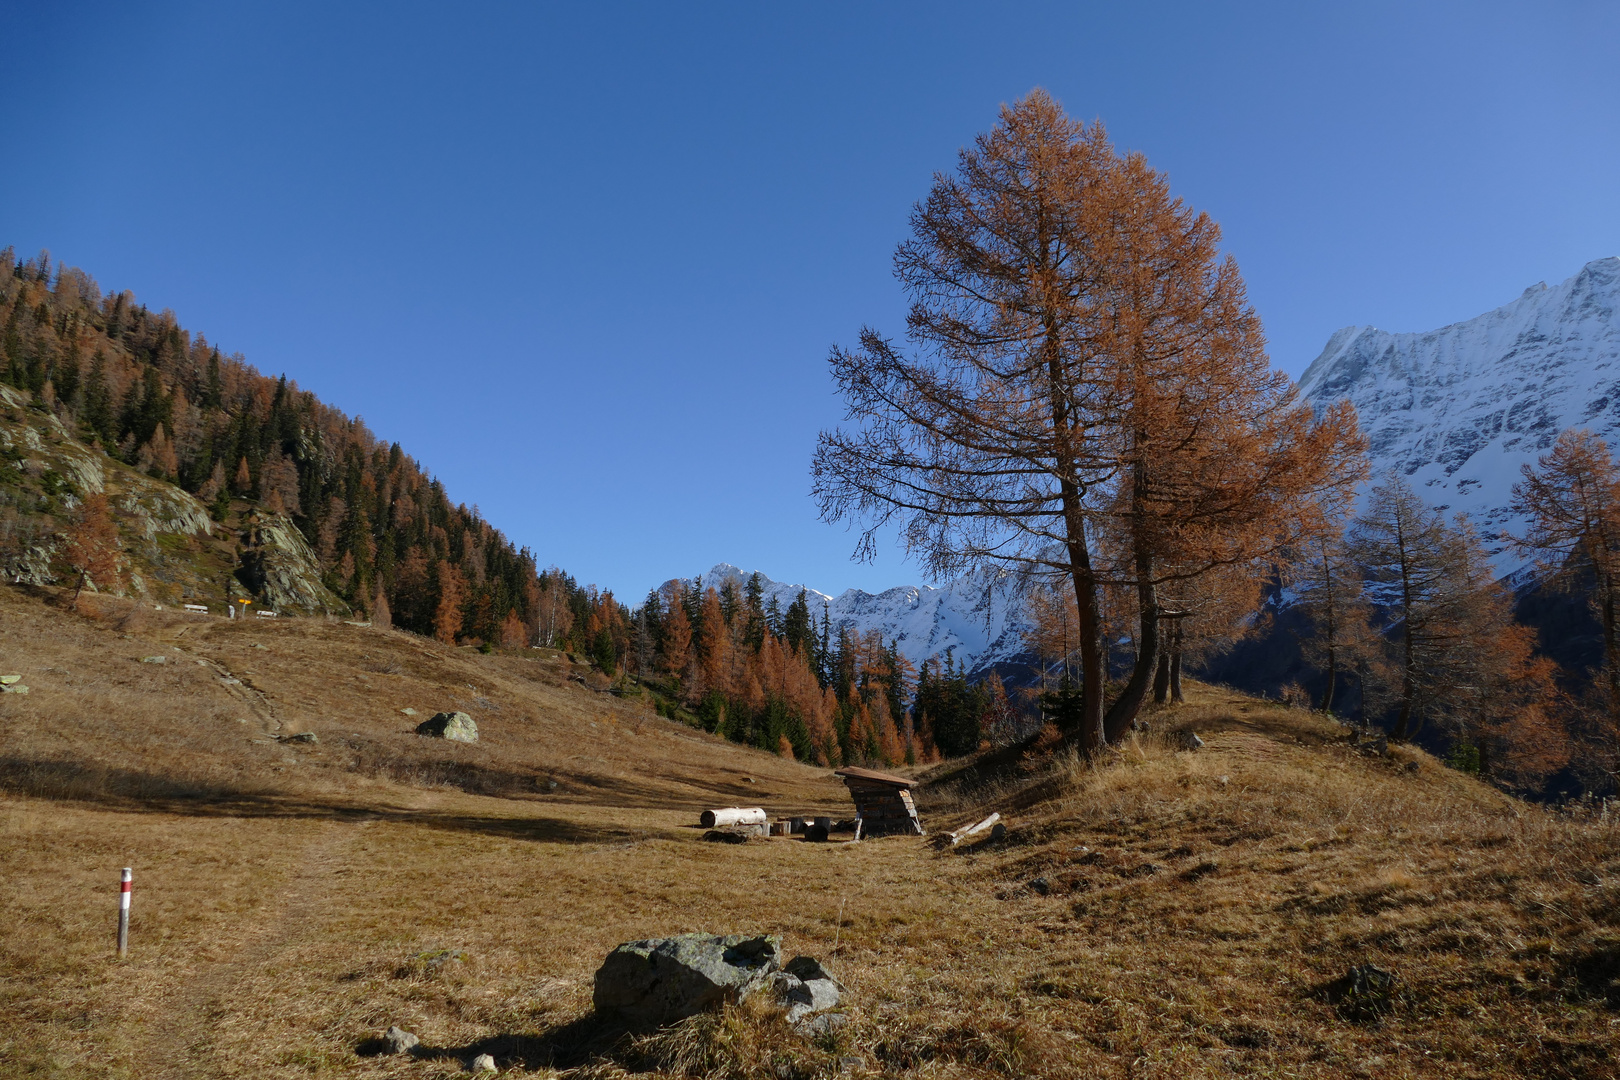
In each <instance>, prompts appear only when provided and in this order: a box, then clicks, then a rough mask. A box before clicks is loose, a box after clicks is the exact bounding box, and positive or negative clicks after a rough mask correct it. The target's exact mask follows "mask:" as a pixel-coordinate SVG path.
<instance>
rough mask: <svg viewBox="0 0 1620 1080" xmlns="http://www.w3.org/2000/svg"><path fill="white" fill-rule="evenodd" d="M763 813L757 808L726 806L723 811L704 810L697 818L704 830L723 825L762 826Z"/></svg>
mask: <svg viewBox="0 0 1620 1080" xmlns="http://www.w3.org/2000/svg"><path fill="white" fill-rule="evenodd" d="M765 821H766V817H765V811H764V810H762V809H760V808H759V807H757V806H728V807H726V808H725V809H723V810H705V811H703V813H702V814H700V815H699V816H698V824H699V825H702V826H703V827H704V828H705V829H718V828H720V827H721V826H723V825H763V824H764V823H765Z"/></svg>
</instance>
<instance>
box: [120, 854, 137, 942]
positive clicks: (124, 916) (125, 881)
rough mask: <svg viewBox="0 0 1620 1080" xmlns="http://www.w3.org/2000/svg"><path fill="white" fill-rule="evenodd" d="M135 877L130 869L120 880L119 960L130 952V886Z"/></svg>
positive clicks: (126, 869) (125, 868) (125, 869)
mask: <svg viewBox="0 0 1620 1080" xmlns="http://www.w3.org/2000/svg"><path fill="white" fill-rule="evenodd" d="M134 877H135V875H134V874H133V873H132V872H131V870H130V868H129V867H127V866H126V867H124V873H123V874H122V875H121V876H120V877H119V879H118V959H120V960H122V959H123V958H124V956H125V954H127V953H128V952H129V886H130V882H131V881H132V880H133V879H134Z"/></svg>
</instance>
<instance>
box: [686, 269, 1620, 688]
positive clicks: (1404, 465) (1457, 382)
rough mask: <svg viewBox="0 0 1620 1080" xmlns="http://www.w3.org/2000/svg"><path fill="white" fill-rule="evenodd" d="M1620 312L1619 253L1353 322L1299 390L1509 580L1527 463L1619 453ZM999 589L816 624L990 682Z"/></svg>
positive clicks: (1010, 598) (914, 592)
mask: <svg viewBox="0 0 1620 1080" xmlns="http://www.w3.org/2000/svg"><path fill="white" fill-rule="evenodd" d="M1617 305H1620V258H1608V259H1598V260H1596V261H1594V262H1590V263H1587V264H1586V266H1584V267H1582V268H1581V271H1580V273H1578V274H1576V275H1575V276H1574V277H1571V278H1570V279H1569V280H1567V281H1564V282H1563V283H1561V284H1559V285H1557V286H1554V287H1551V288H1549V287H1548V286H1547V285H1546V284H1545V283H1541V284H1537V285H1532V286H1531V287H1530V288H1528V289H1526V290H1525V291H1524V293H1523V295H1521V296H1520V297H1519V298H1518V299H1517V300H1514V301H1513V302H1512V303H1510V304H1505V305H1503V306H1502V307H1499V308H1497V309H1495V310H1494V311H1488V312H1486V313H1485V314H1483V315H1480V316H1479V317H1477V318H1474V319H1469V320H1468V321H1466V322H1460V323H1454V324H1452V325H1451V326H1446V327H1442V328H1441V329H1439V330H1431V331H1429V332H1427V333H1415V334H1395V333H1390V332H1389V331H1386V330H1379V329H1376V328H1374V327H1371V326H1347V327H1345V328H1344V329H1343V330H1340V331H1339V332H1338V333H1336V334H1334V335H1333V336H1332V337H1331V338H1329V339H1328V343H1327V347H1326V348H1324V349H1323V350H1322V354H1321V355H1320V356H1318V357H1317V358H1316V360H1315V361H1314V362H1313V363H1312V364H1311V366H1310V367H1309V368H1308V369H1307V370H1306V372H1305V374H1304V376H1303V377H1302V378H1301V379H1300V387H1299V388H1300V393H1301V395H1302V396H1303V397H1304V399H1305V400H1307V401H1309V402H1311V403H1313V404H1316V405H1326V404H1329V403H1331V402H1334V401H1337V400H1339V399H1341V398H1347V399H1349V401H1350V402H1351V403H1352V404H1354V405H1355V406H1356V410H1357V412H1358V413H1359V414H1360V417H1361V424H1362V428H1363V429H1364V430H1365V431H1366V432H1367V434H1368V437H1369V441H1370V444H1371V447H1370V457H1371V459H1372V467H1373V472H1374V475H1375V476H1377V475H1381V474H1386V473H1388V472H1389V471H1390V470H1393V471H1395V472H1396V473H1398V474H1400V475H1401V476H1403V477H1405V478H1406V479H1407V481H1408V482H1409V483H1411V484H1412V485H1413V487H1414V488H1416V490H1417V491H1418V493H1419V494H1420V495H1421V496H1422V497H1423V498H1424V499H1426V500H1428V501H1429V502H1430V503H1432V504H1435V505H1438V506H1442V507H1445V508H1446V509H1448V510H1450V511H1453V512H1455V511H1464V512H1466V513H1467V514H1468V515H1469V517H1470V518H1471V519H1472V520H1473V522H1474V524H1475V526H1476V527H1477V528H1478V529H1479V530H1480V531H1481V533H1482V534H1485V536H1486V542H1487V546H1488V547H1489V548H1490V549H1491V551H1492V552H1493V554H1494V557H1495V562H1496V567H1497V570H1498V572H1499V573H1501V574H1502V575H1504V576H1506V575H1509V574H1513V573H1515V572H1516V571H1518V570H1520V569H1522V568H1523V566H1524V560H1523V559H1522V558H1521V557H1519V556H1518V555H1516V554H1515V553H1514V552H1513V551H1512V549H1511V547H1510V545H1509V544H1508V543H1507V542H1506V540H1505V539H1503V534H1504V533H1513V532H1519V531H1521V530H1522V529H1523V527H1524V523H1523V522H1522V521H1520V520H1519V519H1518V518H1517V517H1515V516H1514V515H1513V514H1512V513H1511V512H1510V511H1509V510H1508V502H1509V501H1510V499H1511V493H1512V487H1513V484H1514V482H1515V481H1516V480H1517V479H1518V478H1519V475H1520V474H1519V467H1520V466H1521V465H1523V464H1526V463H1534V462H1535V460H1536V458H1537V457H1538V456H1539V455H1540V454H1542V453H1544V452H1545V451H1546V449H1547V448H1548V447H1549V446H1551V445H1552V441H1553V439H1555V438H1557V436H1558V433H1559V432H1560V431H1562V430H1564V429H1565V428H1567V427H1588V428H1591V429H1592V430H1593V431H1595V432H1597V433H1598V434H1600V435H1603V436H1604V437H1605V438H1607V439H1608V440H1609V442H1610V445H1611V446H1615V445H1616V444H1620V322H1617V320H1616V318H1615V310H1616V307H1617ZM748 576H749V572H748V571H745V570H741V569H738V568H737V567H735V566H732V565H730V564H729V563H721V564H719V565H717V566H715V567H714V568H713V569H711V570H710V571H708V572H707V573H705V574H704V575H702V583H703V585H704V586H705V587H708V586H710V585H713V586H714V587H715V588H719V587H720V586H721V585H722V584H723V583H724V582H726V581H727V580H731V581H735V582H737V584H738V586H739V588H740V587H741V585H742V583H743V582H745V581H746V580H747V579H748ZM761 579H762V580H763V581H764V583H765V590H766V592H765V596H766V599H767V602H768V601H769V599H770V598H771V597H773V596H774V597H775V598H776V600H777V603H778V604H780V605H781V607H782V608H783V609H784V610H786V608H787V606H788V605H789V604H790V603H792V602H793V599H794V597H796V596H797V595H798V593H799V590H800V589H801V588H803V586H799V585H786V584H783V583H781V582H778V581H775V580H772V579H770V578H767V577H765V576H764V575H763V574H762V575H761ZM998 580H999V579H997V578H995V577H993V576H991V575H990V574H988V573H980V574H975V575H970V576H967V577H963V578H960V579H958V580H956V581H953V582H951V583H950V584H948V585H946V586H944V587H942V588H930V587H928V586H915V585H904V586H900V587H897V588H893V589H889V590H887V591H885V592H882V593H878V594H877V595H873V594H871V593H867V592H862V591H861V590H859V589H850V590H848V591H847V592H844V593H842V594H840V595H839V596H837V597H832V596H828V595H826V594H825V593H820V592H817V591H815V590H814V589H805V592H806V594H807V598H808V599H809V600H810V601H811V612H812V614H813V615H815V617H816V619H817V622H818V623H819V621H820V615H821V605H822V604H823V603H825V604H826V605H827V609H828V612H829V615H830V617H831V620H832V624H833V626H834V627H835V628H836V627H838V626H847V627H849V628H850V629H851V630H853V631H855V632H857V633H864V632H865V631H866V630H868V629H869V628H871V627H877V628H878V629H879V630H881V631H882V633H883V636H884V639H885V640H890V639H893V640H897V641H899V643H900V651H901V652H902V653H903V654H904V655H905V656H906V657H907V658H908V659H909V660H911V662H912V663H914V664H920V663H921V662H922V661H923V660H924V659H926V658H928V657H929V656H934V655H943V654H944V652H945V650H946V649H947V648H954V649H955V657H956V659H957V661H958V662H960V663H962V664H964V665H966V667H967V668H968V670H969V672H970V673H973V674H980V673H983V672H984V671H985V670H987V669H988V668H989V667H991V666H992V665H995V664H998V663H1008V662H1013V661H1018V660H1021V659H1023V658H1024V645H1023V636H1024V633H1025V631H1026V630H1027V628H1028V625H1029V620H1028V617H1027V615H1026V614H1025V611H1024V603H1023V596H1022V594H1021V593H1020V592H1019V591H1018V590H1017V589H1016V588H1009V589H991V588H987V586H989V585H992V584H995V583H996V582H997V581H998Z"/></svg>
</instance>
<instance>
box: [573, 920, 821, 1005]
mask: <svg viewBox="0 0 1620 1080" xmlns="http://www.w3.org/2000/svg"><path fill="white" fill-rule="evenodd" d="M781 955H782V943H781V939H780V938H778V937H776V936H775V935H767V936H762V937H754V936H750V935H747V934H727V935H724V936H722V935H717V934H678V935H676V936H675V937H667V938H652V939H649V940H647V941H629V942H626V943H625V944H623V945H620V946H619V947H618V948H616V949H614V950H613V951H612V952H611V953H609V954H608V957H607V960H606V961H604V962H603V964H602V966H601V968H600V969H598V971H597V972H596V986H595V993H594V995H593V1001H594V1003H595V1006H596V1011H597V1012H598V1013H600V1014H602V1015H604V1016H612V1017H615V1018H617V1019H618V1020H619V1021H620V1022H622V1023H624V1024H625V1025H626V1026H627V1027H631V1028H653V1027H659V1026H661V1025H663V1024H670V1023H674V1022H675V1021H677V1020H682V1019H685V1018H686V1017H688V1016H692V1015H695V1014H696V1013H699V1012H702V1011H703V1010H705V1009H709V1008H713V1007H715V1006H717V1005H720V1004H722V1003H724V1002H728V1001H740V1000H742V999H743V998H744V997H747V996H748V995H749V994H751V993H753V992H754V991H755V990H757V989H759V988H760V987H762V986H763V985H764V984H765V981H766V980H767V979H769V978H770V976H772V975H773V974H775V973H776V972H777V971H779V970H780V969H781ZM801 982H802V980H801Z"/></svg>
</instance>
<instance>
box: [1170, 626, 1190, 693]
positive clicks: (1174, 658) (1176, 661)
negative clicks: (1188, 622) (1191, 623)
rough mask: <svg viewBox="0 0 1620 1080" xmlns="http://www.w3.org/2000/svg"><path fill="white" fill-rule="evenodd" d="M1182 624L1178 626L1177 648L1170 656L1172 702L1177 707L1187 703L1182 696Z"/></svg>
mask: <svg viewBox="0 0 1620 1080" xmlns="http://www.w3.org/2000/svg"><path fill="white" fill-rule="evenodd" d="M1181 633H1182V631H1181V624H1180V623H1179V622H1178V623H1177V624H1176V648H1175V652H1173V653H1171V654H1170V700H1171V701H1173V702H1175V703H1176V704H1177V705H1181V704H1183V703H1185V702H1186V700H1187V699H1186V698H1184V697H1182V696H1181Z"/></svg>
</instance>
